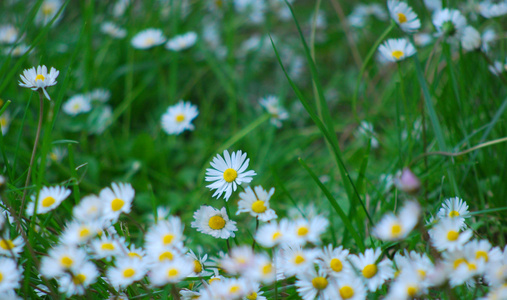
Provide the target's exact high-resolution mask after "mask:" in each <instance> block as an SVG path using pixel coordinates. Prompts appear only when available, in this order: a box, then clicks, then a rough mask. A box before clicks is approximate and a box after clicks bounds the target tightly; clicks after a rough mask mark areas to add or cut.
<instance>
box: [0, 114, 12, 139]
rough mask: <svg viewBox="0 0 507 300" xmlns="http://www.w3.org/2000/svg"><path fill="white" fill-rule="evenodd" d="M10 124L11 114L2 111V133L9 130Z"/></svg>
mask: <svg viewBox="0 0 507 300" xmlns="http://www.w3.org/2000/svg"><path fill="white" fill-rule="evenodd" d="M10 124H11V115H10V114H9V112H7V111H4V113H3V114H2V115H1V116H0V127H2V135H5V134H6V133H7V131H9V125H10Z"/></svg>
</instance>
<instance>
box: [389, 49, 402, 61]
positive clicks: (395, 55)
mask: <svg viewBox="0 0 507 300" xmlns="http://www.w3.org/2000/svg"><path fill="white" fill-rule="evenodd" d="M391 55H392V56H394V57H395V58H396V59H400V57H402V56H403V55H405V53H403V51H401V50H394V51H393V52H391Z"/></svg>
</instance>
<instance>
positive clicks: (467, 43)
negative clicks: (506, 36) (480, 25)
mask: <svg viewBox="0 0 507 300" xmlns="http://www.w3.org/2000/svg"><path fill="white" fill-rule="evenodd" d="M461 46H462V47H463V49H465V50H466V51H474V50H477V49H480V48H481V46H482V40H481V34H480V33H479V31H477V29H475V28H473V27H472V26H467V27H465V29H463V34H462V35H461Z"/></svg>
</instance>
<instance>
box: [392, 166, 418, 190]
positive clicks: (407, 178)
mask: <svg viewBox="0 0 507 300" xmlns="http://www.w3.org/2000/svg"><path fill="white" fill-rule="evenodd" d="M394 184H395V185H396V187H397V188H398V189H400V190H402V191H404V192H406V193H409V194H415V193H417V192H418V191H419V189H420V188H421V181H420V180H419V178H417V176H415V175H414V173H412V171H410V169H409V168H404V169H403V171H402V172H401V173H400V174H398V176H396V179H395V180H394Z"/></svg>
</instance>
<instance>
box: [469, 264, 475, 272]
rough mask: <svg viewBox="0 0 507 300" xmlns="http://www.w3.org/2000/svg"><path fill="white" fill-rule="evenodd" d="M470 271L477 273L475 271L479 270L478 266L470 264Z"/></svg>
mask: <svg viewBox="0 0 507 300" xmlns="http://www.w3.org/2000/svg"><path fill="white" fill-rule="evenodd" d="M468 270H469V271H475V270H477V266H476V265H475V264H474V263H469V264H468Z"/></svg>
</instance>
